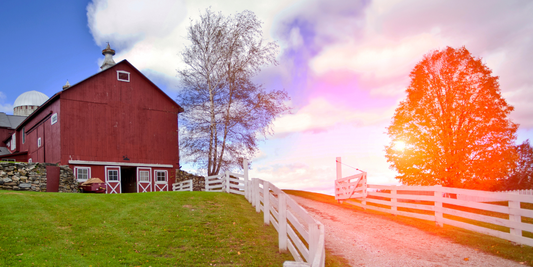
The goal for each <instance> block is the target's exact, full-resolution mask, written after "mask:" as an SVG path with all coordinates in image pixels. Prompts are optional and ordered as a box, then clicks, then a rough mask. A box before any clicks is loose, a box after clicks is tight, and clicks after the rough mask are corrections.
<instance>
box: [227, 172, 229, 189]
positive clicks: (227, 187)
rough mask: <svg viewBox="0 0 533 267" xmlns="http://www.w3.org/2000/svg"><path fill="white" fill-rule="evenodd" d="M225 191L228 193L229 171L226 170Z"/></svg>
mask: <svg viewBox="0 0 533 267" xmlns="http://www.w3.org/2000/svg"><path fill="white" fill-rule="evenodd" d="M226 193H229V171H226Z"/></svg>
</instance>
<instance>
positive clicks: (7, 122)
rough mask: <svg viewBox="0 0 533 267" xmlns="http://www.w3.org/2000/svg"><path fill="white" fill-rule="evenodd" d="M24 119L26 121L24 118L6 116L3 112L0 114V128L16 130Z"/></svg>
mask: <svg viewBox="0 0 533 267" xmlns="http://www.w3.org/2000/svg"><path fill="white" fill-rule="evenodd" d="M24 119H26V116H18V115H7V114H5V113H4V112H0V127H5V128H9V129H16V128H17V126H19V124H20V123H21V122H22V121H24Z"/></svg>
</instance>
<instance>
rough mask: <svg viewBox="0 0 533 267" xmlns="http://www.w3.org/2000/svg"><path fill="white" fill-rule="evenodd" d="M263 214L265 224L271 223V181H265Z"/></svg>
mask: <svg viewBox="0 0 533 267" xmlns="http://www.w3.org/2000/svg"><path fill="white" fill-rule="evenodd" d="M263 216H264V219H263V221H264V223H265V225H269V224H270V183H269V182H267V181H263Z"/></svg>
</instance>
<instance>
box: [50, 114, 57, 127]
mask: <svg viewBox="0 0 533 267" xmlns="http://www.w3.org/2000/svg"><path fill="white" fill-rule="evenodd" d="M56 122H57V113H54V114H53V115H52V118H51V119H50V124H51V125H54V124H56Z"/></svg>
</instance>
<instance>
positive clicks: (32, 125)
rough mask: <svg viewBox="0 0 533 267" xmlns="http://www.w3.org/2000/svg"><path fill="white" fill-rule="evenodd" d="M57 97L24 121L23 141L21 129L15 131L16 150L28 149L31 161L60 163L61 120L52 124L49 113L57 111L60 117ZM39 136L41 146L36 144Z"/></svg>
mask: <svg viewBox="0 0 533 267" xmlns="http://www.w3.org/2000/svg"><path fill="white" fill-rule="evenodd" d="M59 107H60V104H59V99H58V100H57V101H55V102H54V103H51V105H49V106H46V107H43V109H42V110H40V111H39V113H38V114H37V116H35V117H32V118H31V119H30V120H29V121H26V122H25V123H24V126H23V127H24V131H25V135H26V137H25V142H24V143H22V130H19V131H17V134H18V135H17V139H19V140H17V142H18V146H17V150H19V151H28V158H31V159H32V161H33V162H48V163H60V151H61V146H60V140H61V131H60V124H61V120H60V119H58V121H57V122H56V123H55V124H54V125H52V124H51V122H50V117H51V115H53V114H55V113H57V114H58V118H59V117H60V109H59ZM39 137H41V147H39V146H38V139H39Z"/></svg>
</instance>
